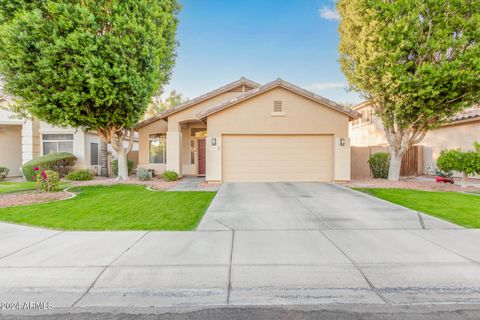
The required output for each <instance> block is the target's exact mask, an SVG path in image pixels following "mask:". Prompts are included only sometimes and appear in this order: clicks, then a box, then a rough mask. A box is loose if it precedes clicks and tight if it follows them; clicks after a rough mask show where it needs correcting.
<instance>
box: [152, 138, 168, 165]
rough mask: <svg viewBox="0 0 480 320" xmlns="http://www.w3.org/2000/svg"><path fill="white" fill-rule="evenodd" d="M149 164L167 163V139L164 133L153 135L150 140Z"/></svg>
mask: <svg viewBox="0 0 480 320" xmlns="http://www.w3.org/2000/svg"><path fill="white" fill-rule="evenodd" d="M148 140H149V141H148V152H149V163H156V164H157V163H160V164H164V163H167V137H166V135H165V134H164V133H156V134H151V135H150V136H149V139H148Z"/></svg>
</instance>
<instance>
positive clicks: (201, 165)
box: [198, 139, 205, 176]
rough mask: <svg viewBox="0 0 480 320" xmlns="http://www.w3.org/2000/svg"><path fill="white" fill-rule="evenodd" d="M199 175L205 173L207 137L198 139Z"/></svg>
mask: <svg viewBox="0 0 480 320" xmlns="http://www.w3.org/2000/svg"><path fill="white" fill-rule="evenodd" d="M198 175H199V176H204V175H205V139H201V140H198Z"/></svg>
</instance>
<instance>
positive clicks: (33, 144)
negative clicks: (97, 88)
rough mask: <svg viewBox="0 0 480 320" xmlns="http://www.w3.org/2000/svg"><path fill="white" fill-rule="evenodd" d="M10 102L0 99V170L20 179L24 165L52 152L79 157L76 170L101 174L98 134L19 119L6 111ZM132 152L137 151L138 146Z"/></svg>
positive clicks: (34, 120)
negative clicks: (5, 168) (3, 168)
mask: <svg viewBox="0 0 480 320" xmlns="http://www.w3.org/2000/svg"><path fill="white" fill-rule="evenodd" d="M8 103H9V102H8V100H7V99H6V98H1V97H0V167H7V168H9V169H10V173H9V176H10V177H16V176H21V175H22V173H21V170H20V167H21V166H22V164H24V163H25V162H27V161H30V160H32V159H34V158H36V157H39V156H41V155H45V154H48V153H52V152H70V153H73V154H74V155H75V156H76V157H77V158H78V160H77V162H76V165H75V166H76V168H82V169H83V168H88V169H92V170H95V172H97V173H100V137H99V136H98V135H97V134H96V133H95V132H84V131H82V130H81V129H79V128H58V127H53V126H51V125H49V124H47V123H45V122H43V121H39V120H36V119H33V120H23V119H18V118H15V115H14V114H12V113H11V112H10V111H8V110H7V109H6V108H5V107H7V105H8ZM110 150H111V149H110ZM133 150H138V145H134V149H133Z"/></svg>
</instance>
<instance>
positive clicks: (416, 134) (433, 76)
mask: <svg viewBox="0 0 480 320" xmlns="http://www.w3.org/2000/svg"><path fill="white" fill-rule="evenodd" d="M338 10H339V14H340V16H341V23H340V27H339V31H340V63H341V68H342V71H343V73H344V74H345V75H346V77H347V79H348V81H349V84H350V87H351V88H352V89H353V90H355V91H358V92H360V93H361V94H363V95H364V97H365V98H366V99H368V100H370V102H371V104H372V106H373V108H374V110H375V112H376V114H377V115H378V116H379V117H380V118H381V119H382V121H383V124H384V128H385V133H386V137H387V140H388V142H389V144H390V152H391V154H392V158H391V165H390V172H389V178H392V180H396V179H398V174H399V170H400V166H399V161H400V160H401V156H402V155H403V153H404V152H405V151H406V150H407V149H408V147H410V146H411V145H413V144H416V143H419V142H420V141H421V140H422V139H423V137H424V135H425V134H426V132H427V131H428V130H430V129H432V128H435V127H437V126H438V125H440V124H442V123H445V122H448V121H449V118H450V117H451V116H452V115H454V114H455V113H457V112H459V111H461V110H462V109H464V108H466V107H470V106H471V105H472V104H474V103H476V102H478V101H479V100H480V99H479V98H480V45H479V41H480V2H479V1H477V0H421V1H418V0H393V1H387V0H339V1H338ZM399 159H400V160H399ZM394 162H395V163H394ZM392 164H393V167H395V168H393V169H394V170H393V171H392Z"/></svg>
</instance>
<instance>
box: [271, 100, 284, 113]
mask: <svg viewBox="0 0 480 320" xmlns="http://www.w3.org/2000/svg"><path fill="white" fill-rule="evenodd" d="M273 112H283V106H282V101H273Z"/></svg>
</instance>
